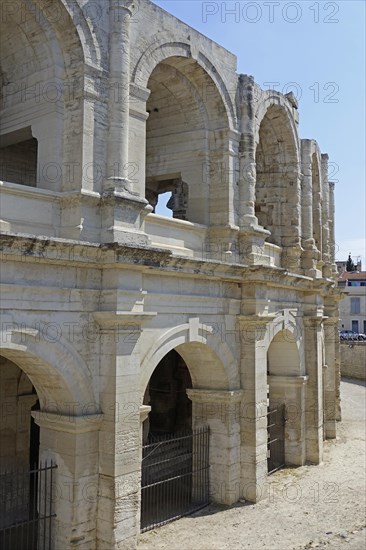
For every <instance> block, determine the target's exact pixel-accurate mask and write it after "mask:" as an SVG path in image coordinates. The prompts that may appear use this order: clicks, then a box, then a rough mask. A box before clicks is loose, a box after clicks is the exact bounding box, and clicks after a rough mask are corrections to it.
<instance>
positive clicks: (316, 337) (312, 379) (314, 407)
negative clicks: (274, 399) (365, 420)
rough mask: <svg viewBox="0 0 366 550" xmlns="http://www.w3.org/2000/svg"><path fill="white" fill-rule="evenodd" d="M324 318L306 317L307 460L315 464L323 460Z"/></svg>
mask: <svg viewBox="0 0 366 550" xmlns="http://www.w3.org/2000/svg"><path fill="white" fill-rule="evenodd" d="M322 322H323V317H304V327H305V356H306V374H307V375H308V377H309V379H308V384H307V388H306V459H307V460H308V461H309V462H312V463H314V464H319V463H320V462H322V460H323V372H322V370H323V369H322V366H323V357H322V338H321V332H322Z"/></svg>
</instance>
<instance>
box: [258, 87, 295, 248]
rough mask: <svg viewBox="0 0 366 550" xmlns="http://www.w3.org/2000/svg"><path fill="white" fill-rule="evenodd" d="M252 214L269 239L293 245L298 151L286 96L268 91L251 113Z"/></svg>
mask: <svg viewBox="0 0 366 550" xmlns="http://www.w3.org/2000/svg"><path fill="white" fill-rule="evenodd" d="M254 132H255V134H254V138H255V148H256V150H255V161H256V187H255V191H256V192H255V199H256V202H255V215H256V216H257V218H258V222H259V224H260V225H261V226H262V227H264V228H265V229H267V230H269V231H270V232H271V235H270V237H269V239H268V240H269V242H273V243H274V244H276V245H278V246H290V245H294V244H295V243H296V242H297V241H298V240H299V232H300V225H301V223H300V216H301V201H300V152H299V139H298V134H297V128H296V122H295V119H294V117H293V115H292V113H291V111H290V107H289V105H288V100H287V99H286V98H284V97H282V96H281V95H280V94H278V95H273V94H272V95H268V97H267V98H266V99H265V100H264V101H262V102H260V103H259V105H258V107H257V110H256V113H255V130H254Z"/></svg>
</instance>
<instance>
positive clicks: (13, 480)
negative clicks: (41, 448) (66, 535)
mask: <svg viewBox="0 0 366 550" xmlns="http://www.w3.org/2000/svg"><path fill="white" fill-rule="evenodd" d="M56 468H57V466H56V464H54V463H53V462H52V461H50V462H47V461H46V462H45V463H44V464H40V465H39V467H34V469H31V470H30V469H29V468H25V467H24V468H17V469H16V470H8V471H4V472H1V473H0V548H1V550H14V549H17V550H18V549H19V550H51V548H52V518H54V517H55V514H54V513H53V484H54V479H53V474H54V470H55V469H56Z"/></svg>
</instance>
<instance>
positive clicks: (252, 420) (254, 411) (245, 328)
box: [239, 315, 273, 502]
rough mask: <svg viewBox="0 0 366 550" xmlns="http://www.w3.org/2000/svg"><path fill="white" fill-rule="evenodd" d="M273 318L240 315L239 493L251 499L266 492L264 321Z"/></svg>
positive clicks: (265, 325) (262, 495)
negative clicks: (240, 408)
mask: <svg viewBox="0 0 366 550" xmlns="http://www.w3.org/2000/svg"><path fill="white" fill-rule="evenodd" d="M272 320H273V318H272V317H260V316H256V315H253V316H251V315H250V316H240V317H239V325H240V336H241V339H240V340H241V359H240V372H241V381H242V382H241V384H242V386H243V388H244V389H243V401H242V410H241V415H240V423H241V492H242V496H243V497H244V498H245V499H246V500H249V501H251V502H257V501H259V500H261V499H262V498H264V497H265V496H266V491H267V349H266V347H265V344H264V338H265V334H266V328H267V323H268V322H270V321H272Z"/></svg>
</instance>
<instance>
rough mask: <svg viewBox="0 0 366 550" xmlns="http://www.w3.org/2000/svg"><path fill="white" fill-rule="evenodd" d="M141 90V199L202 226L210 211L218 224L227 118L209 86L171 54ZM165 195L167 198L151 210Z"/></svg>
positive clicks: (195, 68) (191, 65)
mask: <svg viewBox="0 0 366 550" xmlns="http://www.w3.org/2000/svg"><path fill="white" fill-rule="evenodd" d="M147 88H148V89H149V90H150V91H151V93H150V97H149V99H148V101H147V107H146V108H147V112H148V114H149V118H148V120H147V123H146V198H147V200H148V201H149V202H150V204H151V206H152V207H153V208H154V211H156V212H157V213H161V214H164V215H166V214H167V210H168V211H169V210H170V211H171V216H170V217H173V218H175V219H180V220H188V221H190V222H196V223H200V224H204V225H208V224H209V221H210V218H211V221H212V216H213V215H214V216H215V220H214V221H213V222H212V223H214V224H216V225H217V224H220V223H222V222H221V220H220V219H219V217H220V215H221V216H222V214H220V209H222V207H223V204H222V202H221V203H220V202H219V201H218V199H220V193H221V199H222V200H224V201H225V200H227V198H226V197H225V193H227V190H225V185H223V182H224V179H223V178H225V166H228V156H229V152H228V142H227V140H226V139H225V138H227V135H228V117H227V112H226V108H225V105H224V103H223V100H222V98H221V96H220V94H219V92H218V90H217V88H216V86H215V84H214V83H213V81H212V80H211V78H210V77H209V76H208V74H207V73H206V72H205V70H204V69H203V68H202V67H201V66H200V65H199V64H198V63H197V62H196V61H194V60H193V59H190V58H188V59H187V58H184V57H178V56H176V57H169V58H168V59H165V60H164V61H162V62H160V63H159V64H158V65H157V66H156V67H155V69H154V70H153V71H152V73H151V75H150V78H149V80H148V83H147ZM165 193H171V198H170V200H169V201H168V203H167V204H165V205H163V206H164V208H163V209H157V210H155V208H156V205H157V203H158V200H159V197H160V196H161V195H162V194H165ZM213 199H216V201H214V200H213ZM218 202H219V204H218Z"/></svg>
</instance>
